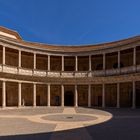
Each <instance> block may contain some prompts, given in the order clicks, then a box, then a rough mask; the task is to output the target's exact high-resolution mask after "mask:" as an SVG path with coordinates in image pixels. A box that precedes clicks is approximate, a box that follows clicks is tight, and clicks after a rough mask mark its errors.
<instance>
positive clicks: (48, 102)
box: [47, 84, 50, 107]
mask: <svg viewBox="0 0 140 140" xmlns="http://www.w3.org/2000/svg"><path fill="white" fill-rule="evenodd" d="M47 106H48V107H50V84H48V101H47Z"/></svg>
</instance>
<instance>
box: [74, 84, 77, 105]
mask: <svg viewBox="0 0 140 140" xmlns="http://www.w3.org/2000/svg"><path fill="white" fill-rule="evenodd" d="M74 106H75V107H78V91H77V85H75V104H74Z"/></svg>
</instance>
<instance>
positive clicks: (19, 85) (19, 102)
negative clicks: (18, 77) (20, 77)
mask: <svg viewBox="0 0 140 140" xmlns="http://www.w3.org/2000/svg"><path fill="white" fill-rule="evenodd" d="M18 107H21V83H20V82H19V83H18Z"/></svg>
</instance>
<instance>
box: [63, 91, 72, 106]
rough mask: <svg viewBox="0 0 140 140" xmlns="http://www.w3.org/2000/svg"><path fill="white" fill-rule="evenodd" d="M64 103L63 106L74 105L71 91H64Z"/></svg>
mask: <svg viewBox="0 0 140 140" xmlns="http://www.w3.org/2000/svg"><path fill="white" fill-rule="evenodd" d="M64 105H65V106H74V94H73V92H72V91H66V92H65V95H64Z"/></svg>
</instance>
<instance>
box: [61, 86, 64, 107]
mask: <svg viewBox="0 0 140 140" xmlns="http://www.w3.org/2000/svg"><path fill="white" fill-rule="evenodd" d="M61 106H62V107H64V85H61Z"/></svg>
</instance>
